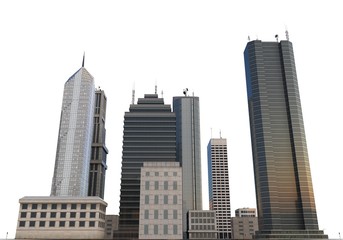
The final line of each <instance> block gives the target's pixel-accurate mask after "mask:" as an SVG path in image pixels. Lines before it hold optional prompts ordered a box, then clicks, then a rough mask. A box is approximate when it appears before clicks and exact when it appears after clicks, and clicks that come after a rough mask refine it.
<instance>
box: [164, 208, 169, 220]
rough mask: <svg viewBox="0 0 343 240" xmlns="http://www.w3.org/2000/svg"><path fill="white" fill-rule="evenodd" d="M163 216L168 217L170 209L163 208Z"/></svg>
mask: <svg viewBox="0 0 343 240" xmlns="http://www.w3.org/2000/svg"><path fill="white" fill-rule="evenodd" d="M163 218H164V219H168V210H163Z"/></svg>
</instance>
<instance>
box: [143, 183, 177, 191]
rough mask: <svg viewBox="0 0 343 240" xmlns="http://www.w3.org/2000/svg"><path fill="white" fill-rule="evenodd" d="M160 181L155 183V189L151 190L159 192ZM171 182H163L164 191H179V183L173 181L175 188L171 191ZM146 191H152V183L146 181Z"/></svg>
mask: <svg viewBox="0 0 343 240" xmlns="http://www.w3.org/2000/svg"><path fill="white" fill-rule="evenodd" d="M159 186H160V182H159V181H154V189H151V190H158V189H159V188H160V187H159ZM169 188H170V187H169V182H168V181H164V182H163V190H177V181H173V187H172V189H169ZM145 190H150V181H145Z"/></svg>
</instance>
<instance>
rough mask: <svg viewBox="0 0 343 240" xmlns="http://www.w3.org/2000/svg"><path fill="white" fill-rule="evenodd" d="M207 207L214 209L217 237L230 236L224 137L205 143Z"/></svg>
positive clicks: (228, 193) (226, 159) (229, 208)
mask: <svg viewBox="0 0 343 240" xmlns="http://www.w3.org/2000/svg"><path fill="white" fill-rule="evenodd" d="M207 160H208V189H209V205H210V206H209V207H210V210H214V211H216V223H217V231H218V238H219V239H229V238H231V232H232V231H231V206H230V184H229V165H228V158H227V143H226V139H225V138H212V139H211V140H210V142H209V143H208V145H207Z"/></svg>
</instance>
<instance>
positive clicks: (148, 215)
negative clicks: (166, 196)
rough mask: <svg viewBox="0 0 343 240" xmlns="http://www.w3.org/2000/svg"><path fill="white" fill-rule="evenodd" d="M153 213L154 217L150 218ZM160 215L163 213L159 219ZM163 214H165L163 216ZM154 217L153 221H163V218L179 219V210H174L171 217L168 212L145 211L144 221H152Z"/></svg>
mask: <svg viewBox="0 0 343 240" xmlns="http://www.w3.org/2000/svg"><path fill="white" fill-rule="evenodd" d="M152 212H153V215H152V214H151V216H150V213H152ZM159 213H161V216H160V217H159ZM162 213H163V214H162ZM152 216H154V217H153V219H161V218H162V216H163V219H177V210H173V212H172V214H171V215H170V216H169V211H168V210H166V209H165V210H160V212H159V210H151V211H149V210H144V219H152Z"/></svg>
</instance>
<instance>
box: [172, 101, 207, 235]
mask: <svg viewBox="0 0 343 240" xmlns="http://www.w3.org/2000/svg"><path fill="white" fill-rule="evenodd" d="M173 111H174V113H175V115H176V156H177V160H178V161H179V162H180V164H181V166H182V176H183V179H182V187H183V190H182V193H183V222H184V223H183V230H184V234H186V231H187V218H186V216H187V212H188V211H189V210H202V184H201V146H200V108H199V97H193V96H192V97H190V96H181V97H174V98H173ZM184 236H185V235H184Z"/></svg>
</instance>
